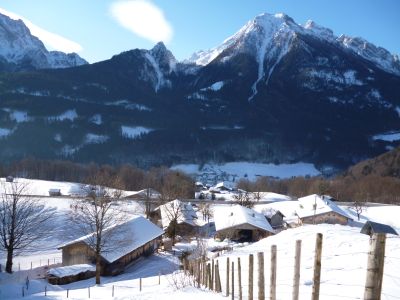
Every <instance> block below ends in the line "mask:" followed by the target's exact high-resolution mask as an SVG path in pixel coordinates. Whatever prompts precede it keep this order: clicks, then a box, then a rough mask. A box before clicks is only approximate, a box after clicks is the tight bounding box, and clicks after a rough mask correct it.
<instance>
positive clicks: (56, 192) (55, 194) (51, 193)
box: [49, 189, 61, 197]
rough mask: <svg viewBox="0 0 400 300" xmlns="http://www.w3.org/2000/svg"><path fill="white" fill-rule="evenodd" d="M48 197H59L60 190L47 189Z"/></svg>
mask: <svg viewBox="0 0 400 300" xmlns="http://www.w3.org/2000/svg"><path fill="white" fill-rule="evenodd" d="M49 196H51V197H55V196H61V189H49Z"/></svg>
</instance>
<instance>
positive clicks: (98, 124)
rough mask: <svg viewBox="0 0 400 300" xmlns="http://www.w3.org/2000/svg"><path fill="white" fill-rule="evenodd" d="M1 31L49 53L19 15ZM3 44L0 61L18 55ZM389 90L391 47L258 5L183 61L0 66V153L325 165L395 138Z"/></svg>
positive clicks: (399, 108)
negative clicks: (9, 70) (217, 40)
mask: <svg viewBox="0 0 400 300" xmlns="http://www.w3.org/2000/svg"><path fill="white" fill-rule="evenodd" d="M6 21H7V19H4V18H3V23H4V22H6ZM16 28H19V30H21V33H18V32H17V31H16ZM2 32H3V35H5V34H6V31H4V30H3V31H2ZM10 32H14V33H13V34H10V36H13V38H10V39H9V41H13V43H11V42H7V43H9V44H10V45H19V46H18V47H16V46H15V47H16V48H17V49H25V50H26V51H28V50H29V49H30V50H31V52H33V53H34V54H36V56H37V57H36V56H35V57H36V60H35V62H36V63H37V62H38V61H40V60H39V59H38V57H40V58H42V60H43V61H44V62H43V64H46V63H48V62H49V59H48V54H46V53H47V52H45V51H44V50H43V49H44V48H43V45H42V44H41V42H40V41H38V40H37V39H36V38H34V37H32V36H30V35H28V34H27V32H28V30H27V29H26V28H25V27H24V26H23V24H21V22H20V26H15V28H14V31H10ZM19 37H21V38H19ZM27 37H29V38H27ZM3 39H4V37H3ZM7 45H8V44H7ZM10 45H9V46H8V47H3V48H2V49H1V51H3V52H4V53H3V52H2V54H1V55H0V68H1V65H2V60H1V57H3V60H4V59H5V58H4V57H7V58H8V59H9V60H10V61H12V59H16V58H14V56H17V57H19V58H18V60H22V58H21V57H24V55H25V53H22V54H21V53H20V52H18V51H11V50H10V51H8V52H7V51H6V50H7V49H10V47H11V46H10ZM35 49H36V50H35ZM37 49H42V50H40V51H37ZM53 65H54V64H53ZM399 95H400V67H399V60H398V57H397V56H395V55H392V54H390V52H389V51H387V50H384V49H382V48H379V47H376V46H374V45H372V44H371V43H368V42H367V41H365V40H363V39H361V38H349V37H346V36H340V37H337V36H336V35H334V33H333V32H332V30H330V29H328V28H324V27H323V26H320V25H318V24H316V23H314V22H313V21H308V22H306V23H305V24H304V25H299V24H297V23H296V22H295V21H294V20H293V19H291V18H290V17H289V16H287V15H284V14H276V15H270V14H262V15H259V16H257V17H256V18H254V19H253V20H251V21H249V22H248V23H247V24H246V25H245V26H243V27H242V28H241V29H240V30H239V31H238V32H237V33H236V34H234V35H233V36H231V37H230V38H228V39H227V40H225V41H224V42H223V43H222V44H221V45H220V46H218V47H216V48H214V49H211V50H208V51H202V52H198V53H196V54H195V55H193V57H192V58H191V59H189V60H186V61H182V62H178V61H177V60H176V59H175V57H174V56H173V54H172V53H171V51H169V50H168V49H167V48H166V47H165V45H164V44H163V43H158V44H157V45H155V46H154V47H153V48H152V49H150V50H146V49H134V50H129V51H126V52H123V53H121V54H118V55H115V56H113V57H112V58H111V59H109V60H106V61H102V62H98V63H95V64H87V65H84V66H81V67H79V68H66V69H58V70H44V71H40V72H31V73H29V76H28V74H15V75H13V76H8V75H7V74H6V73H0V96H1V98H2V101H1V103H0V149H2V151H0V158H2V159H4V160H9V161H11V160H13V159H18V158H20V157H26V156H29V155H36V156H39V157H45V158H54V159H58V158H65V157H66V158H68V159H74V160H76V161H83V162H86V161H93V160H94V161H97V162H102V163H123V162H130V163H134V164H137V165H140V166H142V167H149V166H152V165H163V164H164V165H171V164H186V163H196V164H204V163H207V162H209V161H212V162H220V163H223V162H235V161H236V162H237V161H247V162H257V163H269V164H270V163H274V164H282V163H285V164H293V163H296V162H305V163H313V164H314V165H315V166H316V167H317V168H318V169H319V170H320V171H324V172H325V173H331V172H332V171H333V170H337V168H346V167H348V166H349V165H352V164H354V163H355V162H358V161H360V160H362V159H365V158H368V157H373V156H376V155H378V154H380V153H383V152H385V151H386V150H387V149H390V148H393V147H396V146H398V145H399V144H400V139H398V132H400V121H399V120H400V119H399V118H400V97H399ZM22 101H23V102H22ZM43 103H45V105H43ZM43 107H45V108H43ZM48 122H51V124H52V126H45V129H44V128H43V127H44V126H43V124H47V123H48ZM388 135H389V137H390V138H388ZM28 137H31V138H28Z"/></svg>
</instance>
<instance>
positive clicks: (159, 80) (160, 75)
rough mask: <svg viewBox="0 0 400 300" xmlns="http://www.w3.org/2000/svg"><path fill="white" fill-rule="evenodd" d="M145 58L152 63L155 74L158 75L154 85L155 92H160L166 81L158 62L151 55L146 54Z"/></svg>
mask: <svg viewBox="0 0 400 300" xmlns="http://www.w3.org/2000/svg"><path fill="white" fill-rule="evenodd" d="M145 57H146V58H147V60H148V61H149V62H150V64H151V66H152V67H153V69H154V72H155V73H156V77H157V78H156V82H155V84H154V90H155V91H156V92H158V90H159V89H160V88H161V87H163V86H164V85H165V80H164V75H163V73H162V72H161V70H160V66H159V65H158V63H157V61H156V60H155V59H154V57H153V56H152V55H151V54H150V53H149V52H146V53H145Z"/></svg>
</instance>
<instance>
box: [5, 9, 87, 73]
mask: <svg viewBox="0 0 400 300" xmlns="http://www.w3.org/2000/svg"><path fill="white" fill-rule="evenodd" d="M0 43H1V47H0V58H1V59H2V60H4V61H5V63H6V65H5V67H4V68H5V71H14V70H15V71H18V70H33V69H44V68H67V67H74V66H79V65H83V64H87V61H86V60H84V59H83V58H81V57H80V56H79V55H78V54H76V53H69V54H66V53H64V52H61V51H47V49H46V47H45V46H44V44H43V42H42V41H41V40H40V39H39V38H37V37H36V36H33V35H32V34H31V32H30V30H29V28H28V27H27V26H26V25H25V23H24V22H23V21H22V20H13V19H11V18H9V17H8V16H6V15H3V14H1V13H0Z"/></svg>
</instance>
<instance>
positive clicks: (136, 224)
mask: <svg viewBox="0 0 400 300" xmlns="http://www.w3.org/2000/svg"><path fill="white" fill-rule="evenodd" d="M112 230H113V234H112V235H109V237H108V238H109V239H110V242H109V243H108V244H109V245H108V246H107V249H106V250H107V251H104V253H102V254H101V274H102V275H116V274H119V273H122V272H123V271H124V269H125V267H126V266H127V265H129V264H131V263H132V262H134V261H135V260H136V259H138V258H139V257H141V256H146V255H150V254H152V253H153V252H154V251H155V250H156V249H157V248H158V246H159V244H160V241H161V236H162V234H163V233H164V231H163V230H161V229H160V228H159V227H158V226H156V225H154V224H153V223H151V222H150V221H149V220H147V219H145V218H144V217H141V216H140V217H137V218H134V219H132V220H130V221H127V222H125V223H123V224H120V225H118V226H115V227H113V228H112ZM92 236H93V235H92V234H90V235H86V236H83V237H80V238H78V239H76V240H73V241H71V242H69V243H66V244H64V245H61V246H60V247H59V248H58V249H61V250H62V264H63V266H71V265H77V264H95V262H96V259H95V252H94V249H93V245H91V243H90V241H91V237H92Z"/></svg>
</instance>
